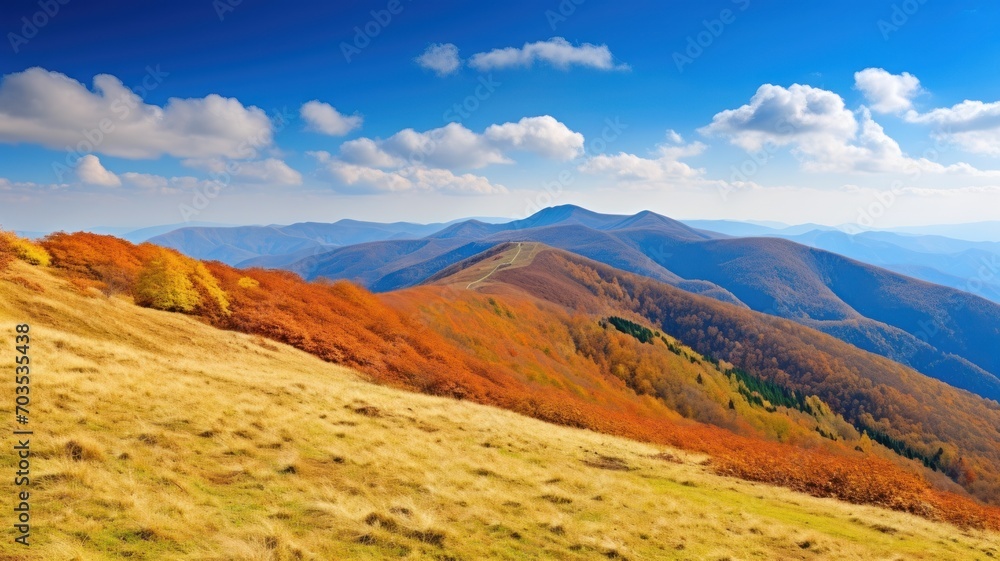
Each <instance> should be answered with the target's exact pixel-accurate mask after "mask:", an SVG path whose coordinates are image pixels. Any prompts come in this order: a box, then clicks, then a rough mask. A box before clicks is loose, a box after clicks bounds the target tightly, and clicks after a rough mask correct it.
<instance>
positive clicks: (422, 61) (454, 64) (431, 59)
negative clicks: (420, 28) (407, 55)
mask: <svg viewBox="0 0 1000 561" xmlns="http://www.w3.org/2000/svg"><path fill="white" fill-rule="evenodd" d="M414 60H415V61H416V62H417V64H419V65H420V66H422V67H423V68H426V69H428V70H433V71H434V73H435V74H437V75H438V76H447V75H448V74H452V73H454V72H455V71H456V70H458V67H459V66H460V65H461V64H462V60H461V59H460V58H458V47H456V46H455V45H453V44H451V43H435V44H433V45H430V46H429V47H427V50H425V51H424V52H423V54H421V55H420V56H418V57H417V58H415V59H414Z"/></svg>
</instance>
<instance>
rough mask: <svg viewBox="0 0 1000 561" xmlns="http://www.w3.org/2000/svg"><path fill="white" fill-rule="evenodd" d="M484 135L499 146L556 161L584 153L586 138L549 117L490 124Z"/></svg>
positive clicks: (570, 158) (569, 158)
mask: <svg viewBox="0 0 1000 561" xmlns="http://www.w3.org/2000/svg"><path fill="white" fill-rule="evenodd" d="M483 136H484V137H485V138H486V139H487V140H489V141H490V142H492V143H493V144H494V145H495V146H497V147H500V148H504V149H508V150H524V151H528V152H532V153H534V154H538V155H539V156H543V157H545V158H550V159H553V160H572V159H573V158H575V157H577V156H579V155H580V154H581V153H583V135H582V134H580V133H578V132H574V131H571V130H570V129H569V127H567V126H566V125H564V124H562V123H560V122H559V121H557V120H556V119H555V118H554V117H551V116H549V115H542V116H541V117H524V118H522V119H521V120H520V121H518V122H516V123H504V124H502V125H490V126H489V127H488V128H487V129H486V131H485V132H484V133H483Z"/></svg>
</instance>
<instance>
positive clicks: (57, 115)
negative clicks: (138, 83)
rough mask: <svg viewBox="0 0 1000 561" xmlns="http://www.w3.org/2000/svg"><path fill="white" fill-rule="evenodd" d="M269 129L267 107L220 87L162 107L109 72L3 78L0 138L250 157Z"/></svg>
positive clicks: (109, 150) (154, 153)
mask: <svg viewBox="0 0 1000 561" xmlns="http://www.w3.org/2000/svg"><path fill="white" fill-rule="evenodd" d="M272 133H273V130H272V125H271V121H270V120H269V119H268V117H267V115H266V114H265V113H264V111H262V110H261V109H259V108H257V107H245V106H244V105H243V104H241V103H240V102H239V101H238V100H236V99H233V98H226V97H222V96H219V95H216V94H210V95H208V96H206V97H203V98H190V99H181V98H171V99H170V100H168V101H167V103H166V105H164V106H162V107H160V106H157V105H149V104H147V103H145V102H144V101H143V100H142V98H140V97H139V96H138V95H136V94H135V93H134V92H132V90H130V89H128V88H127V87H125V86H124V85H123V84H122V82H121V81H120V80H119V79H118V78H116V77H114V76H111V75H108V74H99V75H97V76H95V77H94V81H93V91H91V90H89V89H87V87H86V86H85V85H83V84H81V83H80V82H77V81H76V80H74V79H72V78H69V77H67V76H66V75H64V74H60V73H58V72H50V71H48V70H45V69H43V68H38V67H35V68H29V69H28V70H25V71H23V72H16V73H13V74H8V75H6V76H4V77H3V80H2V82H0V142H8V143H22V142H24V143H33V144H40V145H42V146H45V147H48V148H52V149H56V150H63V149H65V148H66V147H67V146H69V147H71V148H73V149H74V150H76V151H78V152H84V153H90V152H95V153H100V154H107V155H110V156H119V157H123V158H156V157H159V156H162V155H164V154H167V155H171V156H177V157H184V158H197V157H213V156H223V157H229V158H237V157H239V158H246V157H250V156H252V155H253V154H254V151H255V150H256V149H257V148H260V147H263V146H267V145H269V144H270V143H271V142H272Z"/></svg>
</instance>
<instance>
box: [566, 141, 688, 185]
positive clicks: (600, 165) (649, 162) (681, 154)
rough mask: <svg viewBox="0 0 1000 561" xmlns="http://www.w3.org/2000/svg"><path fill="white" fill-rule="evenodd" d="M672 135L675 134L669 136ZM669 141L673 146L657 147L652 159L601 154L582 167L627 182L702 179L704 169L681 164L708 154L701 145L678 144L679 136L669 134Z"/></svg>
mask: <svg viewBox="0 0 1000 561" xmlns="http://www.w3.org/2000/svg"><path fill="white" fill-rule="evenodd" d="M670 133H673V134H670ZM667 136H668V140H670V141H671V142H675V143H674V144H661V145H660V146H657V149H656V151H655V152H654V154H653V156H654V157H652V158H644V157H642V156H638V155H636V154H629V153H627V152H619V153H618V154H598V155H596V156H593V157H591V158H588V159H587V160H586V161H585V162H583V163H582V164H581V165H580V171H582V172H584V173H589V174H595V175H609V176H612V177H615V178H617V179H620V180H622V181H625V182H640V183H641V182H658V183H662V182H676V181H689V180H694V179H699V178H702V177H703V176H704V175H705V170H704V169H701V168H693V167H691V166H690V165H688V164H686V163H684V162H682V161H681V160H682V159H684V158H689V157H692V156H697V155H699V154H701V153H702V152H704V151H705V148H706V146H705V145H704V144H703V143H701V142H692V143H690V144H677V143H676V142H681V140H680V135H678V134H677V133H675V132H674V131H668V135H667Z"/></svg>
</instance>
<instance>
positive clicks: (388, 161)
mask: <svg viewBox="0 0 1000 561" xmlns="http://www.w3.org/2000/svg"><path fill="white" fill-rule="evenodd" d="M379 145H380V142H376V141H374V140H372V139H370V138H358V139H356V140H351V141H348V142H344V143H343V144H341V145H340V157H341V159H343V160H345V161H348V162H353V163H355V164H358V165H362V166H369V167H376V168H394V167H402V166H403V165H405V163H406V161H405V160H404V159H403V158H400V157H398V156H393V155H391V154H389V153H388V152H386V151H385V150H383V149H382V148H380V146H379Z"/></svg>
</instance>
